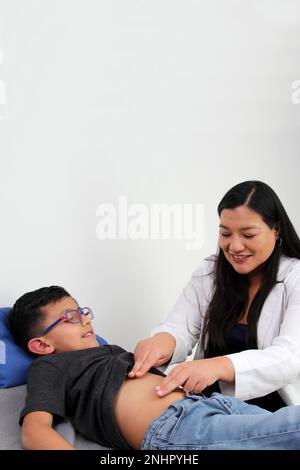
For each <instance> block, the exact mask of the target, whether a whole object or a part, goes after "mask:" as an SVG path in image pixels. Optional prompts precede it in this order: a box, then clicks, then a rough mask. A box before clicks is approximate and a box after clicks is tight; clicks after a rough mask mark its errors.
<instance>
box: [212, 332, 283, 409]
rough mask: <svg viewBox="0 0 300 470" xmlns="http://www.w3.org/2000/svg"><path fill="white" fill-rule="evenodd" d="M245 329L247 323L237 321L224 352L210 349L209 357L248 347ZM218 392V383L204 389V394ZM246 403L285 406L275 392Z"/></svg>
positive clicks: (267, 406) (274, 407)
mask: <svg viewBox="0 0 300 470" xmlns="http://www.w3.org/2000/svg"><path fill="white" fill-rule="evenodd" d="M247 329H248V325H247V324H244V323H237V324H236V325H235V326H234V327H233V328H232V330H231V331H230V333H229V335H228V338H227V345H226V346H227V348H226V352H225V353H224V352H223V353H220V351H217V350H216V349H215V350H214V351H210V354H209V355H210V357H215V356H220V355H225V354H234V353H238V352H241V351H245V350H246V349H249V348H248V345H247ZM216 391H218V392H220V387H219V384H218V383H217V382H216V384H213V386H211V387H208V388H207V389H206V390H205V394H206V395H209V394H211V393H212V392H216ZM246 403H250V404H251V405H257V406H260V407H261V408H264V409H266V410H269V411H276V410H278V409H279V408H282V407H283V406H286V404H285V403H284V401H283V400H282V398H281V397H280V395H279V394H278V393H277V392H272V393H269V394H268V395H265V396H263V397H258V398H253V399H252V400H247V401H246Z"/></svg>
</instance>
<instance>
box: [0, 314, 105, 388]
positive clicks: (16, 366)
mask: <svg viewBox="0 0 300 470" xmlns="http://www.w3.org/2000/svg"><path fill="white" fill-rule="evenodd" d="M10 310H11V309H10V308H9V307H4V308H0V388H9V387H16V386H17V385H23V384H25V383H26V382H27V370H28V367H29V365H30V364H31V362H32V361H33V359H34V358H33V356H31V355H30V354H29V353H26V352H25V351H24V350H23V349H22V348H20V346H18V345H17V344H16V343H15V341H14V339H13V337H12V334H11V332H10V331H9V327H8V318H7V315H8V313H9V311H10ZM96 337H97V340H98V343H99V344H100V346H103V344H106V341H105V339H103V338H101V337H100V336H98V335H96Z"/></svg>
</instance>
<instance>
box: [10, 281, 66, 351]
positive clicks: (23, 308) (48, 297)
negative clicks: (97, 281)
mask: <svg viewBox="0 0 300 470" xmlns="http://www.w3.org/2000/svg"><path fill="white" fill-rule="evenodd" d="M63 297H70V294H69V293H68V292H67V291H66V290H65V289H64V288H63V287H60V286H49V287H41V288H40V289H37V290H35V291H32V292H27V293H26V294H24V295H22V297H20V298H19V299H18V300H17V301H16V303H15V304H14V306H13V308H12V310H11V311H10V312H9V314H8V321H9V326H10V330H11V333H12V335H13V337H14V339H15V341H16V343H17V344H18V345H19V346H21V347H22V348H23V349H25V351H27V352H29V351H28V348H27V343H28V341H29V340H30V339H31V338H34V337H35V336H38V334H39V332H40V331H41V330H42V329H43V323H44V316H43V313H42V311H41V307H45V306H46V305H48V304H50V303H52V302H56V301H58V300H60V299H62V298H63Z"/></svg>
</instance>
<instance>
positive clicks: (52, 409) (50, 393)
mask: <svg viewBox="0 0 300 470" xmlns="http://www.w3.org/2000/svg"><path fill="white" fill-rule="evenodd" d="M65 389H66V387H65V377H64V374H63V373H62V371H61V370H60V369H59V368H58V367H57V366H56V365H55V364H52V363H50V362H47V361H43V360H41V361H40V360H36V362H35V361H34V362H33V363H32V365H31V366H30V369H29V373H28V383H27V396H26V402H25V407H24V408H23V410H22V411H21V414H20V420H19V423H20V425H22V422H23V418H24V416H25V415H26V414H28V413H31V412H32V411H47V412H48V413H51V414H52V415H53V420H54V423H57V422H59V421H61V420H62V419H64V418H65V417H66V398H65V395H66V394H65Z"/></svg>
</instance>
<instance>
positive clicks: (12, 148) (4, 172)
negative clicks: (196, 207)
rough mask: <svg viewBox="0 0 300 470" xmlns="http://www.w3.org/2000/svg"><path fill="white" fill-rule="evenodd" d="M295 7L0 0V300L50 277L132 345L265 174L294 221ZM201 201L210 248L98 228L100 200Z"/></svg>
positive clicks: (253, 1) (255, 1) (255, 2)
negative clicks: (224, 207)
mask: <svg viewBox="0 0 300 470" xmlns="http://www.w3.org/2000/svg"><path fill="white" fill-rule="evenodd" d="M299 26H300V3H299V1H291V0H285V1H283V0H281V1H279V0H272V1H271V0H239V1H238V0H226V1H225V0H219V1H217V0H203V1H200V0H199V1H191V0H182V1H178V0H148V1H138V0H135V1H133V0H104V1H99V0H97V1H96V0H95V1H91V0H84V1H83V0H81V1H74V0H72V1H71V0H51V1H50V0H42V1H41V0H25V1H24V0H19V1H17V0H6V1H3V0H2V1H1V2H0V48H1V54H0V59H1V60H0V80H1V82H2V84H3V83H4V84H5V87H6V100H5V103H2V104H0V118H1V120H0V176H1V184H0V216H1V222H0V223H1V225H0V237H1V238H0V239H1V245H0V268H1V283H0V304H1V305H2V306H7V305H11V304H12V303H13V302H14V301H15V300H16V298H17V297H19V296H20V295H22V294H23V293H25V292H27V291H29V290H34V289H37V288H39V287H42V286H45V285H51V284H58V285H62V286H64V287H65V288H66V289H67V290H69V291H70V293H71V294H72V295H73V296H74V297H75V298H76V299H77V300H78V301H79V303H80V304H81V305H82V306H84V305H88V306H90V307H91V308H93V310H94V311H95V314H96V319H95V322H94V323H95V326H96V327H95V329H96V331H97V333H98V334H101V335H102V336H104V337H105V338H107V339H108V340H109V341H111V342H113V343H117V344H120V345H121V346H123V347H126V348H133V347H134V345H135V343H136V341H138V340H139V339H140V338H142V337H145V336H147V335H148V333H149V330H150V328H151V327H152V326H153V325H154V324H155V323H157V322H158V321H160V320H162V319H163V318H164V317H165V315H166V314H167V313H168V311H169V310H170V309H171V307H172V306H173V304H174V303H175V301H176V299H177V297H178V295H179V294H180V293H181V291H182V288H183V287H184V285H185V283H186V282H187V281H188V279H189V277H190V274H191V273H192V271H193V270H194V269H196V268H197V267H198V265H199V264H200V262H201V261H202V259H203V258H204V257H206V256H208V255H210V254H211V253H213V252H215V250H216V247H217V239H218V227H217V226H218V217H217V210H216V209H217V205H218V203H219V201H220V199H221V197H222V196H223V195H224V194H225V192H226V191H227V190H228V189H229V188H230V187H231V186H233V185H234V184H236V183H239V182H241V181H244V180H248V179H259V180H262V181H265V182H266V183H268V184H270V185H271V186H272V187H273V189H274V190H275V191H276V192H277V194H278V196H279V197H280V199H281V200H282V202H283V204H284V206H285V208H286V210H287V212H288V215H289V216H290V218H291V220H292V222H293V224H294V226H295V228H296V230H297V231H298V233H299V229H300V214H299V197H300V184H299V168H300V162H299V148H300V133H299V127H300V106H299V105H298V106H297V105H293V104H292V101H291V95H292V89H291V85H292V83H293V81H294V80H296V79H299V78H300V65H299V48H300V27H299ZM120 195H125V196H127V197H128V204H134V203H141V204H145V205H149V204H152V203H165V204H173V203H181V204H183V203H192V204H196V203H200V204H204V207H205V224H204V233H205V241H204V245H203V247H202V248H201V250H199V251H188V250H187V249H186V245H185V242H184V241H183V240H182V241H180V240H159V241H154V240H143V241H140V240H139V241H132V240H111V241H108V240H106V241H101V240H99V239H97V237H96V227H97V222H98V219H97V217H96V209H97V207H98V206H99V204H101V203H104V202H105V203H111V204H116V205H117V202H118V198H119V196H120Z"/></svg>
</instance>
